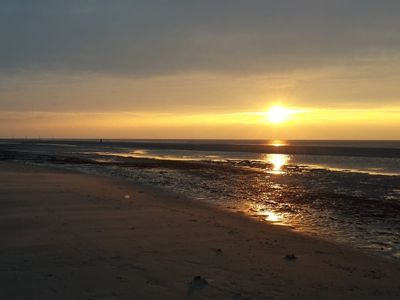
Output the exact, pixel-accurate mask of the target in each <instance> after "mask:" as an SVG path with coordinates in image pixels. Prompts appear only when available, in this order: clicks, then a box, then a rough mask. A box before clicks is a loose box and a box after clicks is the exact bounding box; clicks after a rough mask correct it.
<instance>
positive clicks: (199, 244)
mask: <svg viewBox="0 0 400 300" xmlns="http://www.w3.org/2000/svg"><path fill="white" fill-rule="evenodd" d="M399 278H400V265H399V263H397V262H394V261H390V260H387V259H384V258H380V257H375V256H370V255H367V254H361V253H359V252H357V251H355V250H352V249H348V248H345V247H343V246H338V245H334V244H331V243H328V242H326V241H321V240H318V239H314V238H311V237H308V236H305V235H302V234H300V233H297V232H293V231H291V230H290V229H288V228H284V227H281V226H275V225H271V224H268V223H266V222H260V221H259V220H254V219H251V218H249V217H247V216H245V215H243V214H241V213H237V212H229V211H223V210H219V209H217V208H215V207H210V206H208V205H206V204H203V203H199V202H196V201H194V200H191V199H186V198H184V197H182V196H178V195H175V194H172V193H167V192H165V191H161V190H157V189H152V188H149V187H145V186H140V185H136V184H134V183H132V182H128V181H123V180H117V179H113V178H106V177H99V176H89V175H83V174H79V173H75V172H70V171H63V170H58V169H51V168H45V167H34V166H27V165H19V164H14V163H0V299H398V298H399V297H400V280H399Z"/></svg>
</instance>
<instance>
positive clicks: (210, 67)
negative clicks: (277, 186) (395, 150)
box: [0, 0, 400, 139]
mask: <svg viewBox="0 0 400 300" xmlns="http://www.w3.org/2000/svg"><path fill="white" fill-rule="evenodd" d="M399 9H400V3H399V2H398V1H385V0H384V1H382V2H379V3H377V2H374V1H331V2H329V3H324V4H323V5H322V4H321V1H311V0H310V1H296V2H293V1H252V0H251V1H218V2H215V1H208V0H206V1H202V2H201V3H192V2H191V3H188V2H181V1H171V2H169V5H168V6H167V5H165V3H164V2H162V1H154V2H153V3H151V4H149V2H148V1H134V2H133V1H117V2H113V3H111V2H107V1H96V0H94V1H88V2H87V3H86V2H85V4H82V3H81V2H80V1H68V2H65V3H63V4H60V3H58V4H57V5H55V4H54V2H53V1H49V0H43V1H42V0H40V1H32V3H30V2H26V3H20V2H18V1H3V2H2V3H1V4H0V36H2V37H3V40H4V41H7V42H6V43H3V44H2V47H1V48H0V125H1V126H0V137H38V136H41V137H60V138H74V137H76V138H100V137H102V138H230V139H232V138H244V139H245V138H249V139H254V138H260V139H265V138H282V139H400V84H399V82H400V32H399V31H398V30H397V28H399V26H400V21H399V18H398V16H397V13H396V12H397V11H399ZM275 106H280V107H282V109H283V110H284V111H286V112H290V113H289V114H288V115H287V116H286V117H285V118H284V120H282V122H273V120H271V118H269V117H268V113H267V112H268V111H269V110H270V109H271V108H272V107H275Z"/></svg>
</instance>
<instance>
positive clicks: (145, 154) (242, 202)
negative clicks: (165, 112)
mask: <svg viewBox="0 0 400 300" xmlns="http://www.w3.org/2000/svg"><path fill="white" fill-rule="evenodd" d="M0 160H4V161H18V162H20V163H24V164H34V165H46V166H49V165H50V166H53V167H57V168H64V169H69V170H76V171H79V172H83V173H88V174H97V175H103V176H112V177H119V178H124V179H126V180H130V181H132V182H135V183H140V184H144V185H149V186H153V187H157V188H161V189H165V190H168V191H172V192H174V193H178V194H181V195H183V196H186V197H189V198H192V199H194V200H195V201H204V202H207V203H209V204H211V205H215V206H217V207H219V208H222V209H227V210H230V211H234V212H238V213H243V214H245V215H247V216H248V217H249V218H254V219H256V220H259V221H264V222H269V223H272V224H275V225H277V226H288V227H289V228H290V229H291V230H294V231H298V232H301V233H303V234H307V235H311V236H315V237H317V238H322V239H326V240H329V241H332V242H335V243H340V244H344V245H349V246H351V247H353V248H356V249H359V250H361V251H365V252H368V253H372V254H375V255H379V256H384V257H387V258H389V259H394V260H400V141H323V140H60V139H49V140H43V139H37V140H29V139H25V140H22V139H7V140H6V139H3V140H0Z"/></svg>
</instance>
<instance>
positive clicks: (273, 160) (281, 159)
mask: <svg viewBox="0 0 400 300" xmlns="http://www.w3.org/2000/svg"><path fill="white" fill-rule="evenodd" d="M264 160H265V161H266V162H267V163H269V164H271V165H272V171H271V173H273V174H282V173H284V172H283V171H282V167H283V166H285V165H287V164H288V162H289V160H290V157H289V155H286V154H267V155H266V156H265V159H264Z"/></svg>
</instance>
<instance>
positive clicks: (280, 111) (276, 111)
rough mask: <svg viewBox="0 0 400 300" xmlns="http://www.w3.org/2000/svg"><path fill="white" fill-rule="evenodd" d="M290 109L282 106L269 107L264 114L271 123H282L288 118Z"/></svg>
mask: <svg viewBox="0 0 400 300" xmlns="http://www.w3.org/2000/svg"><path fill="white" fill-rule="evenodd" d="M290 114H291V111H290V110H289V109H287V108H285V107H283V106H273V107H271V108H270V109H269V110H268V111H267V113H266V115H267V118H268V120H269V121H270V122H271V123H283V122H285V121H287V120H288V119H289V116H290Z"/></svg>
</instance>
